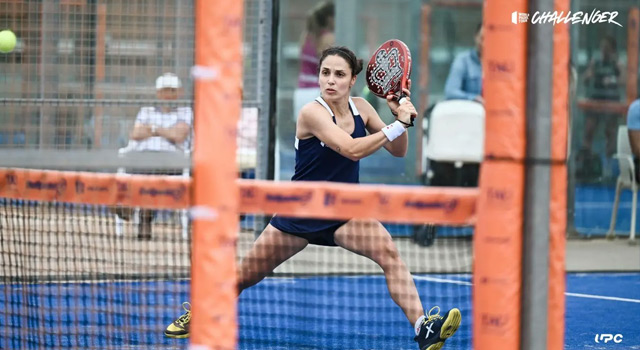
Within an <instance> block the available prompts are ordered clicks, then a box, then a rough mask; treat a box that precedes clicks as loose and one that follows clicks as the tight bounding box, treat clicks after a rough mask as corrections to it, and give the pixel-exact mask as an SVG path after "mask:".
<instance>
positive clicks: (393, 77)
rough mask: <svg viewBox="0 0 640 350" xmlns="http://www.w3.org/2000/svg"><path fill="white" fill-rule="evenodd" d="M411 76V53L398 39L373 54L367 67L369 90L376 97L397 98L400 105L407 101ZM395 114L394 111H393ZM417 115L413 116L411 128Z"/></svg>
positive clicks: (383, 45)
mask: <svg viewBox="0 0 640 350" xmlns="http://www.w3.org/2000/svg"><path fill="white" fill-rule="evenodd" d="M410 76H411V51H409V47H407V45H406V44H405V43H403V42H402V41H400V40H398V39H391V40H389V41H387V42H385V43H384V44H382V45H380V47H379V48H378V49H377V50H376V51H375V52H374V53H373V55H372V56H371V59H370V60H369V64H368V65H367V71H366V80H367V86H368V87H369V90H370V91H371V92H372V93H373V94H374V95H376V96H378V97H381V98H387V96H389V95H393V96H395V99H397V100H398V102H399V104H403V103H404V102H406V101H407V98H408V95H407V93H406V92H407V91H409V87H410V86H409V85H410V80H409V77H410ZM392 112H393V110H392ZM416 116H417V114H413V113H412V114H411V122H410V123H409V126H413V120H414V119H415V117H416Z"/></svg>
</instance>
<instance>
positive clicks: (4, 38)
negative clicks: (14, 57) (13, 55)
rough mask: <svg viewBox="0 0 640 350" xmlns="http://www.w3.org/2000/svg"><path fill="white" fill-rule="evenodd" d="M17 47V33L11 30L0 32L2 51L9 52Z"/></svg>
mask: <svg viewBox="0 0 640 350" xmlns="http://www.w3.org/2000/svg"><path fill="white" fill-rule="evenodd" d="M15 47H16V35H15V34H13V32H12V31H10V30H8V29H7V30H3V31H1V32H0V52H2V53H9V52H11V51H13V49H14V48H15Z"/></svg>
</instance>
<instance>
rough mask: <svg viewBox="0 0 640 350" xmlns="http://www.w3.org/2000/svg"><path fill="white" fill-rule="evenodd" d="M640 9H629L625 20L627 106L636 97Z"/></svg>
mask: <svg viewBox="0 0 640 350" xmlns="http://www.w3.org/2000/svg"><path fill="white" fill-rule="evenodd" d="M639 23H640V9H638V8H637V7H632V8H630V9H629V21H628V22H627V106H628V105H630V104H631V102H633V101H634V100H635V99H636V98H638V86H637V85H636V83H637V81H638V50H639V48H638V45H639V43H638V41H639V38H638V36H640V33H639V32H638V24H639Z"/></svg>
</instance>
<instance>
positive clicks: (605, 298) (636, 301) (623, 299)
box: [413, 276, 640, 304]
mask: <svg viewBox="0 0 640 350" xmlns="http://www.w3.org/2000/svg"><path fill="white" fill-rule="evenodd" d="M413 278H414V279H417V280H421V281H429V282H441V283H450V284H459V285H463V286H471V285H473V284H472V283H471V282H467V281H458V280H450V279H446V278H435V277H428V276H413ZM564 295H566V296H568V297H576V298H587V299H600V300H612V301H623V302H626V303H637V304H640V299H629V298H618V297H607V296H604V295H593V294H580V293H564Z"/></svg>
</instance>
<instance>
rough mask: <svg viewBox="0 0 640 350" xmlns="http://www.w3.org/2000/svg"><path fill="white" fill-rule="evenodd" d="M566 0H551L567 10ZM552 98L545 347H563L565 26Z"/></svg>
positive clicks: (556, 44)
mask: <svg viewBox="0 0 640 350" xmlns="http://www.w3.org/2000/svg"><path fill="white" fill-rule="evenodd" d="M569 9H570V4H569V1H568V0H555V10H556V11H558V12H561V11H562V12H563V13H567V12H568V11H569ZM553 77H554V79H553V90H552V91H553V92H552V96H553V101H552V116H551V118H552V119H551V123H552V126H551V132H552V135H551V159H552V161H553V163H552V165H551V185H550V191H551V196H550V203H549V221H550V222H549V234H550V241H549V302H548V318H547V324H548V327H549V331H548V334H547V349H550V350H551V349H556V350H560V349H563V348H564V310H565V298H564V292H565V289H566V285H565V258H566V257H565V246H566V234H565V233H566V232H567V231H566V230H567V135H568V132H569V25H568V24H562V23H561V24H557V25H555V27H554V33H553Z"/></svg>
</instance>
